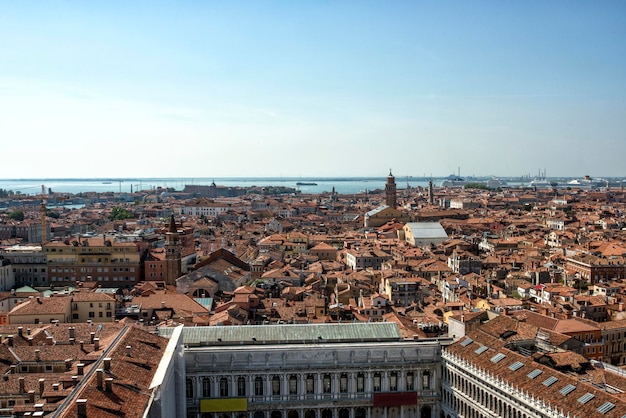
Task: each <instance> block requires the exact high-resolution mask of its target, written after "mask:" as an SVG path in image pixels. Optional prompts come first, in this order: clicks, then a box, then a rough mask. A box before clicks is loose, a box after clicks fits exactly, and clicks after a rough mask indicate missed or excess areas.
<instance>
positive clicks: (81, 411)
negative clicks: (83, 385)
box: [76, 399, 87, 418]
mask: <svg viewBox="0 0 626 418" xmlns="http://www.w3.org/2000/svg"><path fill="white" fill-rule="evenodd" d="M76 410H77V412H78V418H87V399H77V400H76Z"/></svg>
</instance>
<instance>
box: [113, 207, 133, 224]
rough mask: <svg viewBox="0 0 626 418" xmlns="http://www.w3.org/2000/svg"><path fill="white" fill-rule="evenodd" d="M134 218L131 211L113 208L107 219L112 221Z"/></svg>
mask: <svg viewBox="0 0 626 418" xmlns="http://www.w3.org/2000/svg"><path fill="white" fill-rule="evenodd" d="M134 217H135V215H134V214H133V213H132V212H131V211H129V210H127V209H124V208H121V207H119V206H114V207H113V209H111V213H110V214H109V219H110V220H112V221H118V220H121V219H131V218H134Z"/></svg>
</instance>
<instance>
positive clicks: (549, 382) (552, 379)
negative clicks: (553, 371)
mask: <svg viewBox="0 0 626 418" xmlns="http://www.w3.org/2000/svg"><path fill="white" fill-rule="evenodd" d="M558 380H559V379H557V378H556V377H554V376H550V377H548V378H547V379H546V380H544V381H543V385H544V386H552V385H553V384H555V383H556V382H557V381H558Z"/></svg>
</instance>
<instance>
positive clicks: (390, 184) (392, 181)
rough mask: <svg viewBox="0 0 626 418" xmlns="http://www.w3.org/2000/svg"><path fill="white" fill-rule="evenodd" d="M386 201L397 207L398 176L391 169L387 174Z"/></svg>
mask: <svg viewBox="0 0 626 418" xmlns="http://www.w3.org/2000/svg"><path fill="white" fill-rule="evenodd" d="M385 203H386V205H387V206H389V207H390V208H393V209H395V208H396V207H397V200H396V178H395V177H394V176H393V174H391V169H390V170H389V175H388V176H387V184H385Z"/></svg>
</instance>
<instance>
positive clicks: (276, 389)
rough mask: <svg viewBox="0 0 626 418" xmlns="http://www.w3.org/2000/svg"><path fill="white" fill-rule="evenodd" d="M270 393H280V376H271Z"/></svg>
mask: <svg viewBox="0 0 626 418" xmlns="http://www.w3.org/2000/svg"><path fill="white" fill-rule="evenodd" d="M272 395H280V377H278V376H274V377H272Z"/></svg>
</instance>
